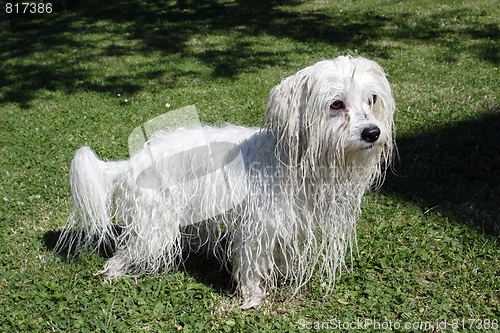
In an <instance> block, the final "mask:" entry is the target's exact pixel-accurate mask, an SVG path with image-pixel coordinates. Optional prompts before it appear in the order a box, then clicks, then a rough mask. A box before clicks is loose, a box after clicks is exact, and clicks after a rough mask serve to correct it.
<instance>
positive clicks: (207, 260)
mask: <svg viewBox="0 0 500 333" xmlns="http://www.w3.org/2000/svg"><path fill="white" fill-rule="evenodd" d="M114 232H115V234H116V235H119V234H120V233H121V229H120V228H118V227H115V229H114ZM63 234H64V233H63V231H62V230H50V231H47V232H46V233H45V234H44V235H43V243H44V245H45V247H46V248H47V250H50V251H52V252H55V253H56V254H57V255H58V256H60V257H61V258H64V259H66V260H77V258H78V253H76V252H75V250H74V248H75V247H74V246H73V247H71V246H70V245H69V244H68V243H65V242H63V243H62V244H63V245H62V246H61V245H60V242H59V241H60V240H61V237H62V236H63ZM73 236H74V237H73ZM69 237H70V238H71V237H73V239H76V240H78V239H79V238H80V237H84V235H82V233H81V232H79V233H77V232H75V234H74V235H73V234H71V233H70V235H69ZM95 252H96V253H97V254H98V255H99V256H101V257H102V258H104V259H109V258H111V257H113V255H114V254H115V252H116V244H114V243H113V242H108V243H105V244H101V246H99V247H98V248H97V249H96V251H95ZM207 252H208V251H206V250H200V251H188V250H186V251H184V254H183V260H182V262H181V264H180V265H179V269H180V270H183V271H184V272H186V274H187V275H188V276H190V277H191V278H193V279H194V280H196V281H197V282H198V283H201V284H203V285H205V286H209V287H211V288H212V289H213V290H214V291H215V292H217V293H219V294H221V295H228V294H233V293H234V291H235V286H234V283H233V280H232V278H231V274H230V273H229V272H230V271H231V266H228V267H225V266H224V265H222V264H221V263H220V262H219V261H218V260H217V259H216V258H215V257H214V256H213V255H210V254H209V253H207Z"/></svg>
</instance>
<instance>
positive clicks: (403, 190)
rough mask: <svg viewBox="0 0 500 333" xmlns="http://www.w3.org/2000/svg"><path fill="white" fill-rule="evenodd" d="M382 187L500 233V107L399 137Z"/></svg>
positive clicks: (457, 218)
mask: <svg viewBox="0 0 500 333" xmlns="http://www.w3.org/2000/svg"><path fill="white" fill-rule="evenodd" d="M397 145H398V150H399V154H400V159H399V161H397V162H396V165H395V170H396V174H391V173H388V175H387V179H386V182H385V185H384V186H383V188H382V191H384V192H388V193H392V194H394V195H396V196H399V197H401V198H402V199H403V200H406V201H409V202H415V203H416V204H417V205H418V206H419V207H421V208H422V209H424V210H426V211H427V210H431V211H437V212H440V213H442V214H444V215H446V216H449V217H451V218H453V219H456V220H457V221H461V222H463V223H466V224H469V225H471V226H473V227H475V228H477V229H478V230H480V231H482V232H484V233H485V234H489V235H498V234H499V233H500V107H498V108H496V109H495V110H490V112H488V113H487V114H485V115H483V116H478V117H477V118H476V119H472V120H468V121H462V122H458V123H455V124H453V125H451V126H446V127H443V128H434V129H430V130H427V131H425V132H423V133H418V134H414V135H409V136H403V137H400V138H399V137H398V138H397Z"/></svg>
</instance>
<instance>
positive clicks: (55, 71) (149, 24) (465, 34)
mask: <svg viewBox="0 0 500 333" xmlns="http://www.w3.org/2000/svg"><path fill="white" fill-rule="evenodd" d="M63 2H64V1H63ZM66 2H67V1H66ZM302 3H303V2H302V1H300V0H270V1H256V0H249V1H243V0H238V1H235V2H220V1H217V0H180V1H178V2H171V1H139V0H125V1H120V2H115V1H97V0H86V1H80V2H79V3H78V5H77V6H76V7H75V8H74V9H72V10H70V11H68V12H59V13H56V14H54V15H45V16H43V18H40V17H39V18H38V20H41V21H40V22H38V21H37V24H36V25H29V24H28V25H26V26H25V27H24V30H23V26H22V25H21V26H16V28H15V29H14V30H15V31H14V32H12V33H11V32H10V31H9V29H8V28H7V27H8V24H7V23H4V24H3V25H0V27H3V28H5V29H2V30H3V31H0V37H2V38H0V63H2V62H5V61H7V60H9V59H13V58H17V59H30V61H28V62H26V61H20V62H17V63H16V64H15V65H14V66H5V67H2V66H0V104H3V103H9V102H12V103H17V104H19V105H20V106H22V107H25V108H27V107H29V105H30V101H31V100H32V99H33V98H34V97H35V96H36V93H37V91H38V90H41V89H48V90H62V91H67V92H70V93H71V92H72V91H77V90H88V91H98V92H108V91H109V92H116V90H117V89H118V90H119V89H120V87H121V86H125V87H127V89H128V92H129V93H134V92H138V91H140V90H141V89H143V87H144V86H145V85H147V84H148V82H149V81H150V80H151V76H152V75H153V74H155V75H156V77H161V76H162V75H170V74H171V73H167V72H165V71H163V70H160V71H155V73H150V69H149V68H135V69H133V72H132V73H130V76H127V75H123V77H122V76H120V77H116V78H114V80H112V81H110V78H108V77H106V76H105V75H102V73H101V72H102V71H99V73H97V72H95V71H92V70H89V69H88V68H89V67H91V68H93V67H95V66H96V64H99V62H100V61H101V59H102V58H103V57H110V56H111V57H115V58H116V59H117V61H119V59H121V57H123V56H127V55H128V54H130V53H136V52H142V53H144V54H146V55H147V54H149V53H151V52H162V53H164V54H165V55H173V54H176V55H180V56H182V57H186V58H192V59H195V60H197V61H200V62H201V63H203V64H205V65H206V66H208V67H210V68H212V76H213V77H222V78H229V79H231V78H234V77H235V76H237V75H238V74H240V73H245V72H252V71H258V70H259V69H262V68H265V67H268V66H277V65H279V64H282V63H286V62H287V60H288V56H289V55H288V53H289V52H292V51H278V50H274V48H273V46H274V45H273V44H272V42H267V43H271V44H270V45H267V48H266V49H265V50H263V48H262V47H261V45H257V43H258V42H257V41H256V40H258V39H259V38H260V37H262V36H272V37H276V38H280V39H291V40H295V41H297V42H299V43H302V44H303V45H304V46H307V45H313V44H318V45H323V46H325V45H326V46H328V45H331V46H335V47H337V48H339V49H342V50H356V52H357V53H360V54H367V55H369V56H371V57H377V58H383V59H390V58H391V54H392V53H393V52H395V51H396V50H397V48H398V47H401V46H397V45H400V44H401V43H406V42H409V43H411V42H414V41H419V42H425V43H427V44H434V45H444V46H446V47H447V49H448V50H449V52H445V51H443V52H444V54H442V55H441V58H442V59H441V60H442V61H446V62H453V61H455V60H456V59H457V55H458V54H460V53H471V54H473V55H475V56H477V57H479V58H480V59H482V60H484V61H487V62H491V63H494V64H498V62H499V60H500V45H499V43H498V40H499V38H500V29H499V28H498V26H497V25H495V24H479V23H477V22H476V21H473V20H472V21H471V22H472V23H471V22H469V21H468V20H464V21H465V22H466V24H463V25H455V26H453V25H451V26H452V27H451V28H450V24H443V22H445V21H446V22H447V21H450V20H452V19H457V20H460V19H461V18H463V17H465V18H468V17H469V16H471V15H483V14H481V13H474V14H471V13H470V11H469V10H467V9H465V8H464V9H450V10H442V11H439V12H438V13H435V14H429V15H425V14H417V13H405V14H404V15H403V16H401V13H388V12H387V11H381V12H380V13H378V12H375V10H376V8H373V7H370V6H368V7H367V8H366V10H365V11H360V10H359V8H356V9H352V10H347V9H346V10H343V11H342V12H340V10H328V11H327V10H326V9H325V10H324V11H322V12H319V11H314V10H302V11H298V10H296V11H294V10H293V9H294V7H295V6H298V5H300V4H302ZM334 6H338V9H340V8H343V7H342V4H335V5H334ZM450 22H451V21H450ZM209 35H220V36H225V37H226V38H228V42H227V43H226V44H225V45H224V47H223V48H221V47H220V45H217V44H215V45H211V44H210V43H208V44H206V45H205V44H204V45H203V47H201V48H200V49H196V50H193V48H192V47H191V46H192V45H190V41H192V39H193V37H194V36H198V38H202V39H203V38H204V37H203V36H209ZM82 36H87V37H92V38H87V37H86V38H81V37H82ZM99 36H101V37H102V38H104V39H103V40H102V42H109V40H110V39H111V40H115V39H116V40H119V41H123V40H129V41H131V42H133V46H131V47H130V48H129V49H127V48H124V47H123V46H119V45H112V46H108V47H102V46H101V44H102V42H100V41H99V40H96V39H95V38H93V37H99ZM3 37H5V38H3ZM254 37H255V38H254ZM470 39H474V40H475V41H476V43H475V44H474V45H472V46H470V45H467V44H466V41H468V40H470ZM382 41H384V42H390V41H395V42H397V43H399V44H395V45H393V46H388V45H390V44H387V43H385V44H384V43H380V42H382ZM393 44H394V43H393ZM446 47H445V48H446ZM50 52H52V53H54V55H53V58H52V59H50V58H49V60H52V61H46V59H42V58H41V60H40V61H36V60H34V58H33V57H34V56H35V55H37V54H47V53H50ZM293 52H295V53H300V52H304V53H306V52H309V51H307V47H305V48H304V49H303V50H299V49H295V50H294V51H293ZM75 55H76V56H75ZM30 57H31V58H30ZM35 58H36V56H35ZM176 75H182V73H176ZM189 75H190V74H189ZM96 76H98V77H96Z"/></svg>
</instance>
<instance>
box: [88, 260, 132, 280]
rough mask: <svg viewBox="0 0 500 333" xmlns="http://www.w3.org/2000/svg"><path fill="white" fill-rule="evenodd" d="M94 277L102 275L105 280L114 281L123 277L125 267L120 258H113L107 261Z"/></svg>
mask: <svg viewBox="0 0 500 333" xmlns="http://www.w3.org/2000/svg"><path fill="white" fill-rule="evenodd" d="M94 275H104V276H105V277H106V280H111V279H116V278H118V277H120V276H123V275H125V265H124V264H123V261H122V259H121V258H120V257H117V256H114V257H113V258H110V259H108V261H106V263H105V264H104V267H103V269H102V270H100V271H98V272H96V273H95V274H94Z"/></svg>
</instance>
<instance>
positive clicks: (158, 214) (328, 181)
mask: <svg viewBox="0 0 500 333" xmlns="http://www.w3.org/2000/svg"><path fill="white" fill-rule="evenodd" d="M372 96H377V99H376V102H375V103H373V97H372ZM336 100H340V101H342V102H343V103H344V108H342V109H341V110H336V109H331V108H330V105H331V104H332V103H333V102H334V101H336ZM394 110H395V104H394V100H393V97H392V93H391V89H390V86H389V83H388V81H387V79H386V77H385V74H384V71H383V70H382V68H381V67H380V66H379V65H378V64H376V63H375V62H373V61H370V60H367V59H365V58H361V57H358V58H351V57H339V58H336V59H333V60H326V61H321V62H318V63H317V64H315V65H313V66H311V67H307V68H305V69H302V70H300V71H299V72H298V73H296V74H295V75H292V76H290V77H288V78H286V79H284V80H283V81H282V82H281V83H280V84H278V85H277V86H276V87H274V88H273V89H272V91H271V93H270V97H269V101H268V105H267V112H266V116H265V120H264V124H263V126H262V128H243V127H237V126H233V125H228V126H226V127H223V128H214V127H208V126H205V127H202V128H201V129H189V128H180V129H178V130H175V131H173V132H158V133H156V134H155V135H154V136H153V137H152V138H151V139H150V140H149V142H148V143H147V144H146V145H145V148H144V149H143V150H142V151H140V152H138V153H137V154H135V155H133V156H131V158H130V159H129V160H125V161H119V162H103V161H101V160H99V159H98V158H97V156H96V155H95V154H94V153H93V152H92V150H91V149H90V148H88V147H83V148H81V149H80V150H78V152H77V153H76V155H75V157H74V160H73V162H72V164H71V170H70V173H71V174H70V180H71V189H72V194H73V200H74V206H73V213H72V215H71V217H70V218H69V220H68V225H67V227H66V228H65V229H64V232H63V235H62V236H61V238H60V241H59V244H58V246H57V249H58V250H61V249H63V248H65V249H67V250H69V252H70V253H73V252H80V251H81V250H82V249H84V248H88V247H90V248H91V249H97V248H99V247H101V246H102V245H103V244H107V243H111V244H112V245H113V246H115V247H116V252H115V254H114V256H113V257H112V258H110V259H109V260H108V261H107V263H106V264H105V266H104V269H103V270H102V271H101V272H100V273H103V274H106V275H107V276H109V277H112V278H113V277H118V276H122V275H149V274H155V273H157V272H159V271H160V270H161V271H164V272H168V271H169V270H170V269H172V268H173V267H175V266H176V265H178V264H179V263H180V262H181V261H182V254H183V251H184V250H185V249H186V248H188V249H191V250H197V249H199V248H201V247H204V248H205V247H206V248H209V249H211V251H213V253H214V254H215V255H216V256H217V258H219V260H220V261H221V262H222V263H223V264H224V265H226V266H230V265H231V266H232V276H233V278H234V280H235V281H236V283H237V289H238V292H239V294H240V296H241V298H242V307H243V308H249V307H256V306H259V305H260V304H261V302H262V300H263V298H264V297H265V296H266V294H267V293H268V292H269V291H270V290H273V289H275V288H276V287H277V285H278V281H279V280H280V279H282V280H283V281H286V282H288V283H289V285H290V287H291V288H292V289H291V290H292V292H296V291H298V290H299V289H300V288H301V287H302V286H303V285H304V284H305V283H307V282H308V281H309V280H310V279H311V277H312V275H313V274H314V273H317V274H319V275H320V276H321V278H322V281H323V282H324V284H326V290H327V291H328V290H331V288H332V287H333V285H334V283H335V279H336V276H337V275H338V273H339V272H340V271H341V270H342V268H344V267H345V258H346V256H348V255H349V254H351V255H352V252H353V248H355V246H356V219H357V217H358V216H359V213H360V204H361V199H362V196H363V194H364V193H365V191H366V190H368V189H369V188H370V186H372V185H373V184H380V183H381V181H382V180H383V174H384V171H385V167H386V166H387V165H388V164H389V162H390V158H391V155H392V150H393V131H394V130H393V113H394ZM369 126H377V127H378V128H379V129H380V135H379V137H378V139H377V140H376V141H375V142H367V141H366V140H363V139H362V138H361V137H362V135H361V133H362V131H363V129H365V128H367V127H369ZM203 142H211V143H214V142H215V143H230V144H233V145H235V146H236V147H237V148H239V151H240V153H241V157H242V160H243V162H244V165H243V166H242V165H240V166H239V167H234V168H228V169H227V170H226V173H225V177H226V178H227V179H225V181H226V182H227V183H228V184H230V186H231V187H232V188H235V189H237V191H234V192H231V193H229V194H228V193H227V192H224V191H221V192H220V191H219V189H212V188H210V184H213V179H211V180H210V179H208V180H207V182H205V183H203V181H202V182H200V181H197V182H191V183H190V182H189V181H188V178H190V177H191V178H192V175H193V172H194V173H195V174H196V172H197V170H198V169H199V168H203V167H204V165H203V162H202V163H201V165H200V161H197V160H196V158H195V156H193V155H192V154H187V155H183V154H182V152H183V151H186V150H189V149H192V148H195V147H198V146H201V145H203ZM172 156H174V157H172ZM151 157H153V158H154V161H155V164H154V172H150V173H149V174H147V175H146V176H144V174H142V175H141V172H142V171H143V170H144V169H146V168H148V166H149V164H151ZM242 168H243V169H242ZM239 170H243V173H242V172H240V171H239ZM201 173H203V170H201V171H200V174H201ZM140 177H142V178H144V177H146V178H147V177H150V179H149V180H150V181H151V182H152V183H153V186H150V187H148V188H144V187H143V186H140V184H139V183H138V178H140ZM191 178H190V179H191ZM142 180H144V179H142ZM216 183H217V182H216ZM154 184H156V185H154ZM172 184H174V185H175V184H177V185H179V186H171V185H172ZM186 184H191V185H188V186H186ZM218 191H219V192H218ZM241 193H243V194H245V195H244V196H243V197H241ZM238 194H240V197H235V198H228V196H232V195H235V196H238ZM228 202H229V203H231V202H233V203H234V204H233V205H232V206H231V207H230V209H226V208H227V205H228ZM221 212H222V213H221ZM200 216H201V217H203V216H208V217H211V218H208V219H207V220H204V221H202V222H199V221H200ZM213 216H215V217H213ZM117 229H121V230H120V232H118V231H117ZM229 264H230V265H229Z"/></svg>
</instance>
